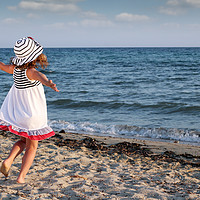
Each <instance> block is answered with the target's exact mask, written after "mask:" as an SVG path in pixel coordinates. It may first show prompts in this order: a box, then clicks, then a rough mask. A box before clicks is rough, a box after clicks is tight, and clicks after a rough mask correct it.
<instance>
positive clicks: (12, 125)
mask: <svg viewBox="0 0 200 200" xmlns="http://www.w3.org/2000/svg"><path fill="white" fill-rule="evenodd" d="M14 52H15V57H14V58H12V59H11V63H12V64H11V65H5V64H4V63H2V62H0V69H1V70H3V71H5V72H7V73H9V74H13V79H14V84H13V86H12V87H11V89H10V91H9V93H8V95H7V96H6V98H5V100H4V102H3V104H2V107H1V110H0V130H5V131H10V132H12V133H14V134H16V135H19V136H20V140H19V141H18V142H16V143H15V144H14V145H13V148H12V150H11V152H10V155H9V156H8V158H7V159H6V160H4V161H3V163H2V165H1V168H0V171H1V172H2V173H3V174H4V175H5V176H6V177H7V176H8V174H9V170H10V168H11V165H12V163H13V161H14V159H15V158H16V157H17V156H18V155H19V154H20V153H21V152H22V151H23V150H24V149H26V150H25V154H24V156H23V158H22V165H21V170H20V173H19V176H18V178H17V182H18V183H25V176H26V174H27V173H28V170H29V169H30V167H31V165H32V163H33V160H34V158H35V154H36V150H37V146H38V140H44V139H46V138H49V137H51V136H53V135H55V133H54V131H53V130H52V129H51V128H50V127H49V126H48V125H47V106H46V98H45V94H44V89H43V85H45V86H48V87H50V88H52V89H53V90H55V91H56V92H59V91H58V89H57V87H56V84H54V83H53V82H52V80H48V78H47V77H46V76H45V75H44V74H42V73H41V72H38V71H37V70H36V68H38V66H41V67H42V68H45V67H46V66H47V65H48V62H47V57H46V56H45V55H44V54H43V53H42V52H43V47H42V46H41V45H40V44H39V43H38V42H37V41H35V40H34V39H33V38H31V37H25V38H22V39H20V40H18V41H17V42H16V44H15V46H14ZM42 84H43V85H42Z"/></svg>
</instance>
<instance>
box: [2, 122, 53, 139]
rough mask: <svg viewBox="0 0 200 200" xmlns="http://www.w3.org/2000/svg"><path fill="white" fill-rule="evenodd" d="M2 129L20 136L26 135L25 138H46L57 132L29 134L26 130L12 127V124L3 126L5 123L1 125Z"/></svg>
mask: <svg viewBox="0 0 200 200" xmlns="http://www.w3.org/2000/svg"><path fill="white" fill-rule="evenodd" d="M0 130H3V131H10V132H11V133H14V134H16V135H19V136H22V137H25V138H28V139H30V140H44V139H47V138H49V137H52V136H54V135H55V132H54V131H51V132H49V133H47V134H44V135H30V136H29V135H28V134H27V133H26V132H17V131H15V130H13V129H12V126H9V127H8V126H3V125H0Z"/></svg>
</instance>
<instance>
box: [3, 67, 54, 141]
mask: <svg viewBox="0 0 200 200" xmlns="http://www.w3.org/2000/svg"><path fill="white" fill-rule="evenodd" d="M13 78H14V84H13V86H12V87H11V89H10V91H9V92H8V94H7V96H6V98H5V100H4V102H3V104H2V107H1V110H0V129H1V130H6V131H10V132H12V133H15V134H17V135H19V136H23V137H26V138H29V139H31V140H43V139H46V138H48V137H51V136H53V135H55V133H54V131H53V130H52V129H51V128H50V127H49V126H48V125H47V105H46V98H45V94H44V88H43V85H42V83H41V82H39V81H31V80H29V79H28V77H27V75H26V70H20V69H17V68H16V67H15V69H14V73H13Z"/></svg>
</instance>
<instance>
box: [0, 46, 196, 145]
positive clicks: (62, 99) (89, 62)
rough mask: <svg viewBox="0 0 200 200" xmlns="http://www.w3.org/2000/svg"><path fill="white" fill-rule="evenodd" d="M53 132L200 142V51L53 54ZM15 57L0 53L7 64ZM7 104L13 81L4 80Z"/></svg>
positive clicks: (65, 51) (53, 50)
mask: <svg viewBox="0 0 200 200" xmlns="http://www.w3.org/2000/svg"><path fill="white" fill-rule="evenodd" d="M44 53H45V54H46V55H47V57H48V60H49V63H50V65H49V66H48V68H47V69H46V70H45V71H42V72H43V73H45V74H46V75H47V77H48V78H49V79H52V80H53V81H54V82H55V83H56V84H57V87H58V89H59V90H60V92H59V93H56V92H54V91H53V90H51V89H50V88H45V91H46V98H47V104H48V117H49V124H50V125H51V126H52V128H54V130H61V129H64V130H66V131H70V132H76V133H87V134H95V135H110V136H115V137H130V138H135V137H137V138H138V137H139V138H140V137H141V138H142V137H148V138H160V139H169V140H180V141H183V142H200V124H199V122H200V74H199V68H200V48H48V49H45V50H44ZM13 55H14V53H13V50H12V49H0V61H3V62H5V63H8V62H9V59H10V57H12V56H13ZM0 76H1V82H0V87H1V94H2V95H1V96H0V103H2V102H3V99H4V98H5V96H6V94H7V92H8V90H9V88H10V86H11V84H12V81H13V80H12V76H11V75H9V74H5V73H4V72H0Z"/></svg>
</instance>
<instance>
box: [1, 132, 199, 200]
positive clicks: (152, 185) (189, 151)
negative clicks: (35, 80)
mask: <svg viewBox="0 0 200 200" xmlns="http://www.w3.org/2000/svg"><path fill="white" fill-rule="evenodd" d="M17 138H18V137H17V136H15V135H14V134H11V133H8V132H0V139H1V140H0V143H1V150H0V152H1V154H0V155H1V156H0V158H1V160H4V159H5V158H6V157H7V155H8V153H9V150H10V148H11V147H12V144H13V143H14V141H16V139H17ZM21 159H22V155H20V156H19V157H17V158H16V160H15V162H14V164H13V166H12V174H11V175H10V176H9V177H8V178H7V179H5V178H4V177H3V176H2V174H1V175H0V199H1V198H2V199H4V198H5V199H6V198H13V199H14V198H16V199H20V200H21V199H77V200H78V199H89V200H90V199H91V200H92V199H117V200H118V199H127V200H129V199H134V200H135V199H136V200H137V199H138V200H140V199H141V200H143V199H163V200H168V199H169V200H172V199H180V200H181V199H183V200H184V199H185V200H186V199H192V200H193V199H194V200H196V199H200V186H199V185H200V173H199V169H200V147H199V146H192V145H186V144H180V143H167V142H157V141H149V140H138V139H127V138H124V139H122V138H113V137H102V136H93V135H85V134H75V133H58V132H56V135H55V136H54V137H51V138H49V139H47V140H44V141H40V142H39V148H38V152H37V155H36V158H35V161H34V163H33V166H32V167H31V169H30V171H29V173H28V174H27V178H26V184H23V185H21V184H17V183H16V182H15V180H16V177H17V175H18V173H19V168H20V164H21Z"/></svg>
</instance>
